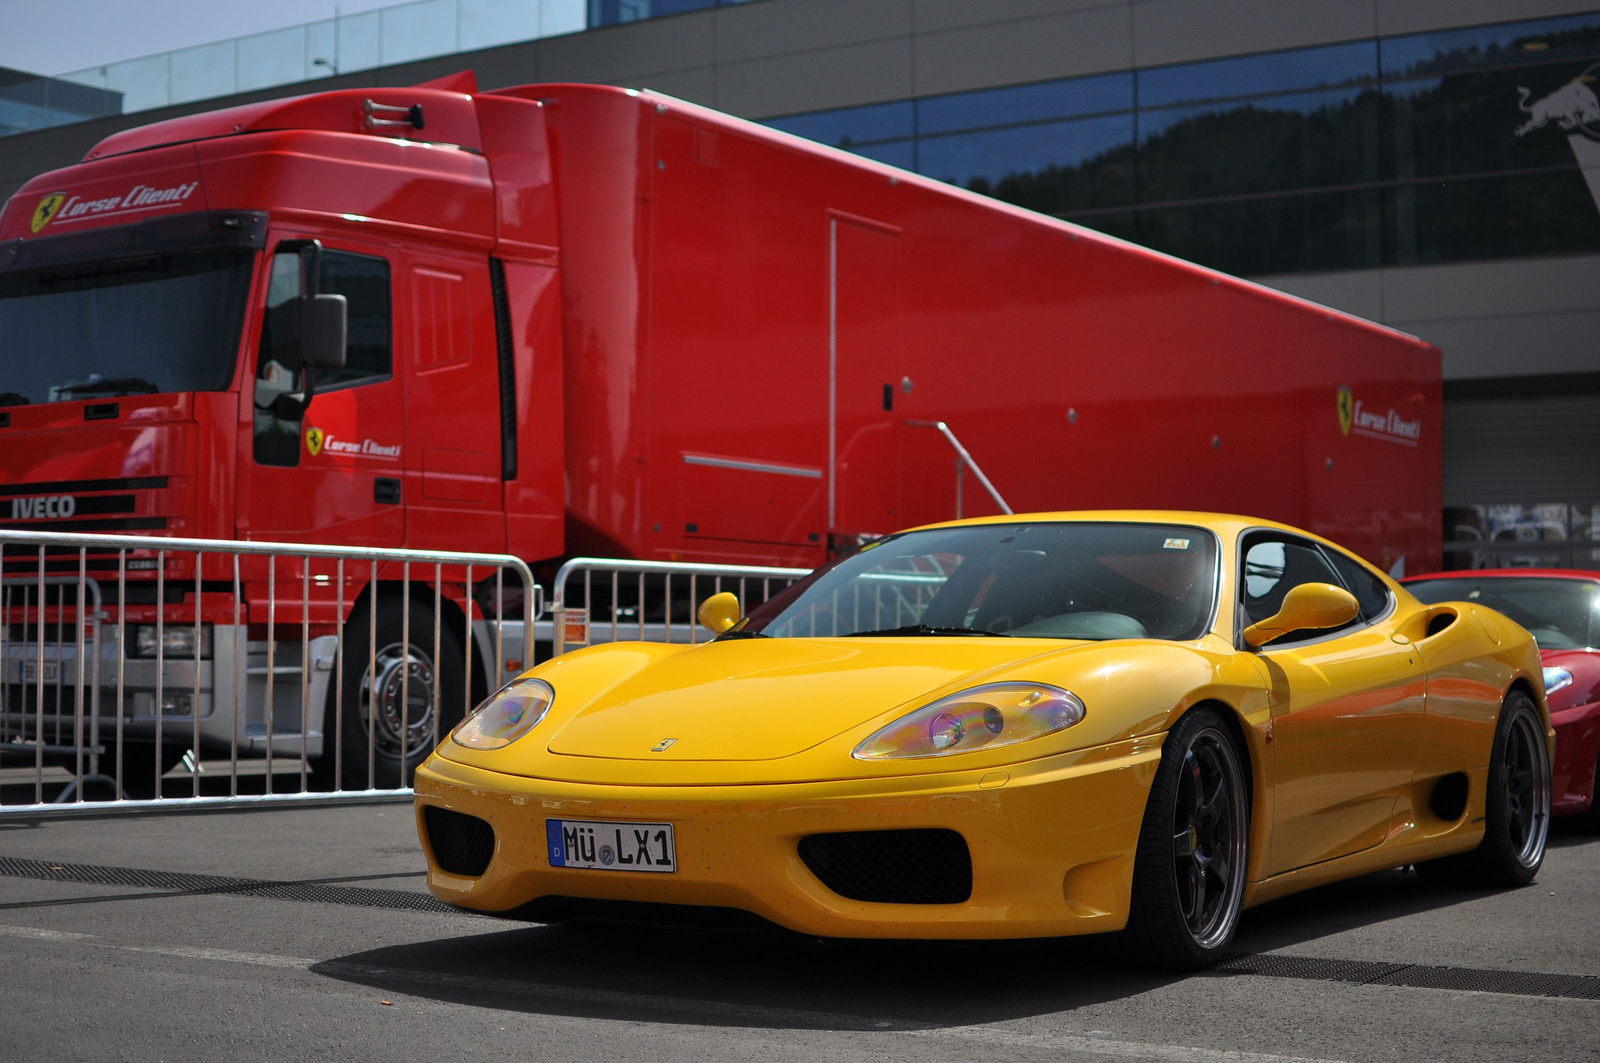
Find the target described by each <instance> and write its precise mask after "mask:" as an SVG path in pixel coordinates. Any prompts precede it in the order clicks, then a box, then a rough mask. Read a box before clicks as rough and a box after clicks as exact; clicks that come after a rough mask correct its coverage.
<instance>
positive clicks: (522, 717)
mask: <svg viewBox="0 0 1600 1063" xmlns="http://www.w3.org/2000/svg"><path fill="white" fill-rule="evenodd" d="M555 700H556V692H555V688H554V687H552V686H551V685H550V684H549V683H546V682H545V681H544V680H543V679H534V678H531V677H529V676H522V677H521V678H518V679H513V680H512V681H511V682H509V683H507V684H506V685H505V686H503V687H501V688H500V690H499V691H498V692H497V693H495V694H494V696H493V697H490V698H489V699H488V700H487V701H485V702H484V703H483V704H482V705H479V706H478V707H477V708H476V709H473V710H472V715H471V716H468V717H467V718H466V719H465V720H462V721H461V722H460V723H458V724H456V726H455V730H453V731H451V732H450V737H451V739H452V740H454V742H455V743H456V745H458V746H466V747H467V748H468V749H502V748H504V747H505V746H509V745H510V744H511V743H512V742H515V741H516V740H517V739H519V738H521V737H522V736H523V735H525V734H527V733H528V732H529V731H531V730H533V729H534V728H535V727H537V726H538V725H539V721H540V720H542V719H544V718H545V715H546V714H547V713H549V711H550V705H551V703H553V702H554V701H555Z"/></svg>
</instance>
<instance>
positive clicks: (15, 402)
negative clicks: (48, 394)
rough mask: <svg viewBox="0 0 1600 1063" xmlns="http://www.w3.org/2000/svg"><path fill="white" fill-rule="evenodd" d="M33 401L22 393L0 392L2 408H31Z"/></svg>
mask: <svg viewBox="0 0 1600 1063" xmlns="http://www.w3.org/2000/svg"><path fill="white" fill-rule="evenodd" d="M32 404H33V400H32V399H30V398H28V396H26V395H24V394H22V393H21V392H20V391H0V406H29V405H32Z"/></svg>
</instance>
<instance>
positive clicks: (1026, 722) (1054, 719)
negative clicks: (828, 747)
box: [851, 683, 1084, 760]
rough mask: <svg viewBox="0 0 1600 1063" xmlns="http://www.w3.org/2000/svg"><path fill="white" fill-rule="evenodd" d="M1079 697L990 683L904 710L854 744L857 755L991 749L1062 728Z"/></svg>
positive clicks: (1077, 711) (1073, 718) (1074, 716)
mask: <svg viewBox="0 0 1600 1063" xmlns="http://www.w3.org/2000/svg"><path fill="white" fill-rule="evenodd" d="M1083 714H1084V709H1083V702H1081V701H1079V700H1078V697H1077V695H1075V694H1073V693H1072V692H1071V691H1070V690H1062V689H1061V688H1060V687H1053V686H1050V685H1048V684H1045V683H988V684H985V685H984V686H979V687H973V688H972V689H971V690H963V691H961V692H960V693H959V694H950V695H948V696H946V697H942V698H940V699H939V700H938V701H935V702H933V703H932V704H929V705H924V706H923V707H922V708H920V709H917V710H916V711H915V712H911V713H907V714H906V715H904V716H902V717H900V718H899V719H898V720H896V721H895V722H894V723H891V724H890V725H889V726H887V727H885V728H883V729H882V730H880V731H878V732H877V733H876V734H874V735H873V736H872V737H871V738H868V739H867V740H866V741H864V742H862V743H861V744H860V745H858V746H856V748H855V752H854V753H852V754H851V756H853V757H855V758H856V759H857V760H898V759H904V758H911V757H940V756H946V755H949V754H953V753H970V752H972V751H974V750H978V749H995V748H998V747H999V746H1009V745H1012V744H1014V743H1017V742H1026V741H1028V740H1029V739H1033V738H1043V737H1044V736H1045V735H1050V734H1055V733H1056V732H1057V731H1065V730H1066V729H1067V728H1068V727H1071V726H1072V725H1073V724H1075V723H1077V722H1078V721H1079V720H1081V719H1083Z"/></svg>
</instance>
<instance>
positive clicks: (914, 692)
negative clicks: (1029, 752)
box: [549, 638, 1062, 761]
mask: <svg viewBox="0 0 1600 1063" xmlns="http://www.w3.org/2000/svg"><path fill="white" fill-rule="evenodd" d="M928 642H929V640H927V639H915V640H914V639H885V638H841V639H738V640H729V641H726V642H717V643H714V644H711V645H708V646H704V647H701V648H699V649H696V650H694V651H692V652H688V653H679V654H675V655H673V656H670V657H665V658H663V659H661V660H658V661H655V662H653V663H652V664H651V665H649V666H648V667H646V668H643V669H641V670H640V671H639V672H638V673H637V674H635V675H634V676H632V677H631V678H629V679H627V680H625V681H623V682H622V683H619V684H618V685H617V686H615V687H613V688H611V689H610V690H608V691H607V692H606V693H605V695H604V696H602V697H599V698H596V699H594V700H593V701H591V702H590V703H589V704H588V705H586V706H585V707H584V708H583V709H582V710H580V711H579V712H577V713H576V714H575V715H574V716H572V717H570V718H569V719H567V721H566V722H565V723H564V724H563V725H562V726H561V729H560V730H559V731H557V732H556V733H555V734H554V735H553V736H552V737H551V738H550V741H549V748H550V751H551V752H552V753H556V754H559V755H563V756H578V757H612V758H621V759H625V760H654V759H660V760H666V761H673V760H776V759H778V758H779V757H789V756H793V755H794V754H796V753H799V752H801V751H802V750H805V749H809V748H811V747H812V746H814V745H816V744H818V743H819V742H824V741H826V740H828V739H829V738H832V737H834V736H835V735H837V734H840V733H841V732H843V731H846V730H848V729H850V728H852V727H855V726H858V725H860V724H862V723H865V722H867V721H869V720H871V719H873V718H874V717H876V716H879V715H881V714H883V713H884V712H885V711H887V710H889V709H893V708H896V707H899V706H902V705H904V706H905V708H906V709H907V710H908V711H909V710H910V709H912V708H915V707H916V706H915V705H913V704H912V702H919V703H920V702H921V701H922V700H925V699H926V698H927V696H928V695H930V694H931V693H933V692H936V691H942V690H943V689H944V688H945V687H947V686H949V685H951V684H952V683H955V682H956V681H957V680H961V679H972V680H975V681H977V677H979V676H983V675H985V674H986V673H988V672H991V671H993V670H994V669H996V668H1002V667H1006V666H1014V665H1015V664H1017V663H1018V660H1019V658H1021V659H1024V660H1025V659H1028V658H1031V657H1035V656H1038V655H1040V654H1049V653H1052V652H1056V651H1059V650H1060V649H1061V646H1062V644H1061V643H1058V642H1052V643H1040V642H1039V641H1038V640H1029V641H1028V643H1026V644H1022V645H1019V644H1018V643H1017V642H1013V641H1012V640H1010V639H987V638H955V639H940V640H938V646H937V651H936V652H930V650H931V649H932V647H930V646H929V645H928ZM908 643H913V645H907V644H908ZM915 643H921V645H915ZM961 685H965V684H961ZM557 696H558V697H559V696H560V695H559V693H558V695H557ZM668 739H671V740H672V742H671V744H670V745H668V746H667V748H665V749H662V750H659V751H657V750H656V749H655V747H656V746H658V745H660V744H662V743H664V742H666V741H667V740H668Z"/></svg>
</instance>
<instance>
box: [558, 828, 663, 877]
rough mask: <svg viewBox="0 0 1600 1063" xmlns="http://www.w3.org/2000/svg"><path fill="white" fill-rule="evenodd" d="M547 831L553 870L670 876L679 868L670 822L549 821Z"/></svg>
mask: <svg viewBox="0 0 1600 1063" xmlns="http://www.w3.org/2000/svg"><path fill="white" fill-rule="evenodd" d="M544 828H545V837H546V839H547V840H548V841H549V843H550V844H549V852H550V866H551V867H584V868H591V869H593V870H595V871H656V872H662V871H664V872H668V873H671V872H673V871H676V870H677V869H678V850H677V846H676V845H675V844H674V842H673V839H672V824H670V823H619V822H616V821H615V820H591V819H547V820H545V821H544Z"/></svg>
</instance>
